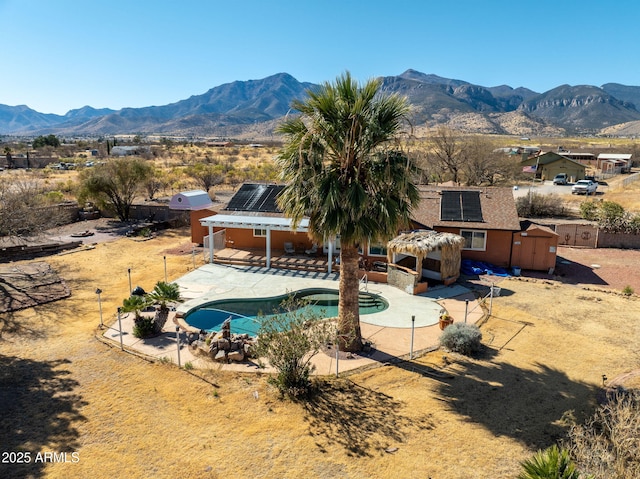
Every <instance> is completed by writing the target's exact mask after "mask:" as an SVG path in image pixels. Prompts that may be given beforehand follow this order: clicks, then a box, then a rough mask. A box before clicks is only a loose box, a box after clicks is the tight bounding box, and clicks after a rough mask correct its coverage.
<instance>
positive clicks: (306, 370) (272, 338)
mask: <svg viewBox="0 0 640 479" xmlns="http://www.w3.org/2000/svg"><path fill="white" fill-rule="evenodd" d="M281 310H282V312H281V313H280V314H276V315H274V316H264V317H260V318H258V321H259V322H260V329H259V330H258V343H257V346H256V354H257V355H258V356H259V357H263V358H266V359H267V360H268V361H269V364H270V365H271V366H272V367H273V368H274V369H275V370H276V371H277V374H276V376H275V377H274V378H271V379H270V382H271V383H272V384H273V385H274V386H275V387H276V388H277V389H278V390H279V391H280V392H281V393H282V394H283V395H286V396H289V397H291V398H299V397H303V396H306V395H308V394H309V393H310V392H311V381H310V375H311V373H312V372H313V368H314V365H313V364H312V362H311V360H312V359H313V357H314V356H315V355H316V354H318V353H319V352H320V350H321V349H322V348H323V347H324V346H325V345H326V344H327V343H328V342H330V341H331V340H332V339H333V338H334V337H335V328H334V326H333V325H332V324H331V323H330V322H328V321H323V314H321V312H317V311H314V310H312V309H310V308H308V303H305V302H303V301H301V300H296V299H294V298H293V297H291V298H289V299H287V300H285V301H284V302H283V304H282V305H281Z"/></svg>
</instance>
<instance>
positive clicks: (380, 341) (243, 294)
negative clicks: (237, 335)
mask: <svg viewBox="0 0 640 479" xmlns="http://www.w3.org/2000/svg"><path fill="white" fill-rule="evenodd" d="M175 282H176V283H178V285H179V286H180V291H181V294H182V296H183V297H184V298H185V299H186V301H185V302H184V303H182V304H180V305H179V306H178V308H177V310H178V312H181V313H185V314H186V313H188V312H189V311H190V310H191V309H193V308H195V307H197V306H198V305H201V304H204V303H208V302H211V301H215V300H218V299H227V298H261V297H270V296H278V295H281V294H285V293H287V292H290V291H295V290H299V289H304V288H312V287H322V288H331V289H336V290H337V289H338V275H337V274H329V273H326V272H324V273H322V272H305V271H296V270H285V269H275V268H271V269H266V268H262V267H257V266H254V267H251V266H231V265H219V264H207V265H204V266H202V267H200V268H198V269H197V270H194V271H192V272H190V273H188V274H186V275H185V276H183V277H181V278H179V279H178V280H176V281H175ZM368 290H369V291H370V292H372V293H376V294H379V295H380V296H382V297H384V298H385V299H386V300H387V301H388V302H389V308H388V309H387V310H385V311H382V312H379V313H374V314H367V315H362V316H361V317H360V323H361V329H362V335H363V338H364V339H365V340H367V341H370V342H371V343H372V345H373V349H372V352H371V353H370V354H368V355H364V354H362V355H354V356H353V358H351V359H345V358H344V355H340V356H342V359H340V360H339V361H338V365H337V367H336V357H335V356H334V355H333V354H332V353H331V352H327V353H326V354H325V353H320V354H318V355H317V356H316V357H315V358H314V364H315V366H316V374H320V375H328V374H335V373H336V370H337V369H338V370H339V371H340V372H344V371H348V370H353V369H357V368H361V367H364V366H371V365H375V364H376V363H378V364H384V363H388V362H389V361H392V360H393V359H394V358H401V357H408V355H409V353H410V351H411V335H412V316H415V323H414V324H413V326H414V329H413V351H414V353H418V352H419V351H424V350H428V349H431V348H435V347H437V345H438V338H439V336H440V333H441V331H440V328H439V326H438V319H439V316H440V312H441V310H442V309H444V310H446V311H447V312H448V313H449V314H450V315H451V316H452V317H453V318H454V320H455V321H456V322H463V321H465V310H467V311H468V314H467V318H466V321H467V322H469V323H474V324H475V323H476V322H477V321H479V320H480V319H481V318H482V317H483V315H484V312H483V310H482V308H481V307H480V306H479V305H478V302H477V300H476V298H475V295H474V294H473V293H472V292H471V291H470V290H469V289H467V288H465V287H463V286H461V285H459V284H454V285H451V286H439V287H436V288H432V289H430V290H429V291H427V292H426V293H423V294H421V295H416V296H412V295H409V294H407V293H405V292H404V291H401V290H399V289H397V288H394V287H392V286H389V285H387V284H381V283H371V282H369V284H368ZM467 301H468V303H467ZM121 323H122V343H123V346H124V347H126V348H127V349H130V350H133V351H135V352H138V353H141V354H144V355H146V356H149V357H152V358H156V359H165V360H167V361H171V362H173V363H176V364H177V363H178V362H180V364H181V365H182V366H184V365H185V364H186V363H187V362H189V363H190V364H191V365H192V366H193V367H195V368H215V369H222V370H233V371H246V372H250V371H254V372H258V371H265V369H261V368H259V367H258V365H257V364H253V363H238V364H220V363H214V362H212V361H208V360H204V359H202V358H200V357H196V356H194V355H193V354H192V353H191V351H190V350H189V348H188V347H187V345H186V333H185V332H180V333H179V334H180V338H181V347H180V361H178V348H177V341H176V334H177V333H176V324H175V323H174V322H173V321H171V319H170V320H169V321H167V324H166V325H165V328H164V331H163V332H162V333H161V334H160V335H159V336H156V337H153V338H147V339H138V338H136V337H134V336H133V334H132V331H133V315H132V314H129V315H122V316H121ZM232 332H233V331H232ZM103 336H104V338H106V339H108V340H110V341H113V342H115V344H117V345H119V344H120V329H119V324H118V321H116V322H115V323H114V324H113V325H111V327H109V328H108V329H107V330H106V331H105V332H104V334H103ZM267 371H268V370H267Z"/></svg>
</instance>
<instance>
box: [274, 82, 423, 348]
mask: <svg viewBox="0 0 640 479" xmlns="http://www.w3.org/2000/svg"><path fill="white" fill-rule="evenodd" d="M380 86H381V82H380V81H379V80H370V81H368V82H367V83H366V84H365V85H363V86H360V85H359V84H358V83H357V82H356V81H355V80H353V79H352V78H351V75H350V74H349V73H348V72H347V73H345V74H343V75H342V76H340V77H338V78H337V79H336V81H335V83H328V82H327V83H325V84H323V85H322V86H321V87H320V88H319V89H318V90H315V91H308V92H307V93H308V98H307V99H306V100H305V101H294V102H293V104H292V108H294V109H296V110H298V111H299V112H300V113H301V116H298V117H295V118H290V119H288V120H286V121H285V122H284V123H283V124H282V125H280V126H279V127H278V131H279V132H280V133H283V134H284V135H285V137H286V142H285V144H284V146H283V147H282V149H281V150H280V153H279V154H278V156H277V163H278V165H279V166H280V167H281V168H282V171H283V173H282V175H283V179H284V180H285V182H286V183H287V185H286V186H285V187H284V189H283V191H282V193H281V194H280V196H279V198H278V204H279V206H280V207H281V208H282V210H283V211H284V212H285V214H286V215H287V216H289V217H291V218H292V219H293V223H294V225H297V224H298V223H299V222H300V220H301V219H302V218H303V217H304V216H308V217H309V236H310V237H311V239H312V240H313V241H315V242H317V243H323V242H324V241H325V239H327V238H332V237H336V236H339V237H340V242H341V251H340V268H341V271H340V286H339V289H340V299H339V304H338V332H339V334H340V336H341V338H342V339H341V341H340V348H341V349H343V350H347V351H357V350H359V349H361V348H362V336H361V332H360V314H359V304H358V289H359V280H360V278H359V276H358V259H359V255H358V249H359V247H360V246H361V245H364V244H365V243H366V242H367V241H372V242H386V241H388V240H389V239H391V238H392V237H394V236H395V235H396V234H397V232H398V229H399V228H400V227H403V226H408V225H409V220H410V213H411V209H412V208H413V207H414V206H415V205H416V204H417V203H418V201H419V193H418V189H417V187H416V186H415V185H414V183H413V178H414V176H415V175H416V173H417V171H416V168H415V165H414V164H413V162H412V161H411V159H410V158H409V157H408V156H407V155H406V154H405V153H404V152H403V151H402V150H401V149H400V147H399V144H398V143H397V142H396V143H393V140H398V139H399V134H400V129H401V127H402V121H403V120H404V119H405V118H406V115H407V112H408V110H409V106H408V103H407V101H406V99H404V98H401V97H399V96H397V95H391V96H384V95H382V94H380Z"/></svg>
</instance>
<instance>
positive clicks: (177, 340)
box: [176, 326, 181, 367]
mask: <svg viewBox="0 0 640 479" xmlns="http://www.w3.org/2000/svg"><path fill="white" fill-rule="evenodd" d="M176 343H177V344H178V367H181V366H180V326H176Z"/></svg>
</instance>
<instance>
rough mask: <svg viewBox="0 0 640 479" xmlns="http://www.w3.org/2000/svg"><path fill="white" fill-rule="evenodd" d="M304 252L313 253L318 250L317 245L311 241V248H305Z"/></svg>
mask: <svg viewBox="0 0 640 479" xmlns="http://www.w3.org/2000/svg"><path fill="white" fill-rule="evenodd" d="M304 252H305V254H308V255H314V254H316V253H317V252H318V245H317V244H315V243H313V245H311V249H306V250H304Z"/></svg>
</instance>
